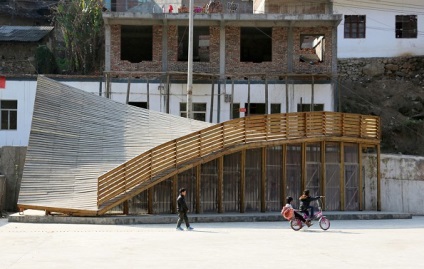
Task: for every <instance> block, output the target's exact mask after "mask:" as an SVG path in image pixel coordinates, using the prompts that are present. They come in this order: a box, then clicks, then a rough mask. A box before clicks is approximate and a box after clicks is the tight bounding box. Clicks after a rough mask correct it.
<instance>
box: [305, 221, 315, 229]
mask: <svg viewBox="0 0 424 269" xmlns="http://www.w3.org/2000/svg"><path fill="white" fill-rule="evenodd" d="M305 224H306V226H308V227H311V226H312V225H313V224H312V223H311V221H310V220H308V221H306V222H305Z"/></svg>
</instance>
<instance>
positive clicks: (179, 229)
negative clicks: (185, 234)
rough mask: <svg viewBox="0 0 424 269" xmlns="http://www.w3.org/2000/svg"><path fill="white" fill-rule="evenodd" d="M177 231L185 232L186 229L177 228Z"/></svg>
mask: <svg viewBox="0 0 424 269" xmlns="http://www.w3.org/2000/svg"><path fill="white" fill-rule="evenodd" d="M175 230H177V231H184V229H183V228H181V227H177V228H176V229H175Z"/></svg>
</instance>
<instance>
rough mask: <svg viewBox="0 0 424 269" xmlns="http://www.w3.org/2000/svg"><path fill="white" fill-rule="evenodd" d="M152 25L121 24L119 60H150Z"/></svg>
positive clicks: (136, 61) (151, 53)
mask: <svg viewBox="0 0 424 269" xmlns="http://www.w3.org/2000/svg"><path fill="white" fill-rule="evenodd" d="M152 59H153V27H152V26H130V25H123V26H121V60H127V61H129V62H131V63H139V62H142V61H152Z"/></svg>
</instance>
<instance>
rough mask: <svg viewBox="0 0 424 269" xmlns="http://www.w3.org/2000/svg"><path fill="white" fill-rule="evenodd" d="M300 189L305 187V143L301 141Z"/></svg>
mask: <svg viewBox="0 0 424 269" xmlns="http://www.w3.org/2000/svg"><path fill="white" fill-rule="evenodd" d="M301 150H302V182H301V186H302V191H303V190H304V189H306V143H305V142H303V143H302V149H301Z"/></svg>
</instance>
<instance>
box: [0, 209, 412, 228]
mask: <svg viewBox="0 0 424 269" xmlns="http://www.w3.org/2000/svg"><path fill="white" fill-rule="evenodd" d="M324 215H325V216H326V217H327V218H328V219H330V220H377V219H411V218H412V214H409V213H400V212H375V211H349V212H346V211H343V212H342V211H330V212H325V214H324ZM189 219H190V222H192V223H208V222H260V221H285V219H283V217H281V215H280V213H279V212H266V213H244V214H241V213H225V214H189ZM8 221H9V222H20V223H61V224H100V225H131V224H169V223H175V222H176V221H177V216H176V215H173V214H166V215H130V216H124V215H112V216H100V217H71V216H65V215H51V216H46V215H44V211H35V210H26V211H25V212H24V214H19V213H15V214H12V215H9V218H8Z"/></svg>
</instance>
